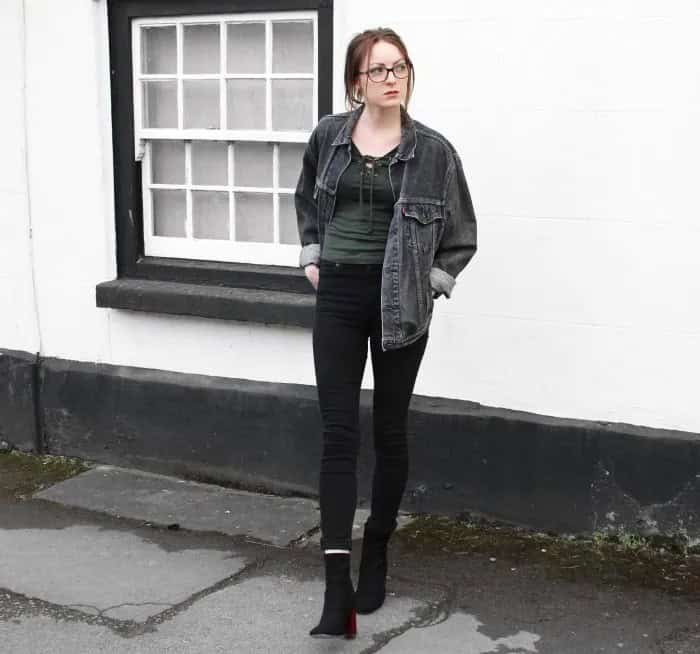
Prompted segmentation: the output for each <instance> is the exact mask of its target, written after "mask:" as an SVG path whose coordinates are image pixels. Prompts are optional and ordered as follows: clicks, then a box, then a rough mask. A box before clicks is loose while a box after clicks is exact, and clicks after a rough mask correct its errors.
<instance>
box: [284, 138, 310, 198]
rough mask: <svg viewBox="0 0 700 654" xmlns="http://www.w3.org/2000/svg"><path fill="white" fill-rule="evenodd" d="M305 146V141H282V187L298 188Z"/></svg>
mask: <svg viewBox="0 0 700 654" xmlns="http://www.w3.org/2000/svg"><path fill="white" fill-rule="evenodd" d="M305 148H306V145H305V144H304V143H280V170H279V180H280V184H279V185H280V186H281V187H282V188H296V186H297V182H298V181H299V173H301V163H302V158H303V156H304V150H305Z"/></svg>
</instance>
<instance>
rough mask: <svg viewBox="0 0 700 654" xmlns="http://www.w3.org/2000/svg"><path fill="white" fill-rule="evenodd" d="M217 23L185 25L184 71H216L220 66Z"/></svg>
mask: <svg viewBox="0 0 700 654" xmlns="http://www.w3.org/2000/svg"><path fill="white" fill-rule="evenodd" d="M219 39H220V31H219V26H218V25H185V26H184V29H183V50H182V70H183V72H184V73H218V72H219V70H220V68H221V66H220V60H221V53H220V50H219Z"/></svg>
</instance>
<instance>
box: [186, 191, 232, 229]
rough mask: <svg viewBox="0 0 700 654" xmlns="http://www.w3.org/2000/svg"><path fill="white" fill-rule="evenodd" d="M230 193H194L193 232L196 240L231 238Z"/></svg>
mask: <svg viewBox="0 0 700 654" xmlns="http://www.w3.org/2000/svg"><path fill="white" fill-rule="evenodd" d="M228 228H229V222H228V193H223V192H219V191H192V231H193V235H194V237H195V238H216V239H228V238H229V229H228Z"/></svg>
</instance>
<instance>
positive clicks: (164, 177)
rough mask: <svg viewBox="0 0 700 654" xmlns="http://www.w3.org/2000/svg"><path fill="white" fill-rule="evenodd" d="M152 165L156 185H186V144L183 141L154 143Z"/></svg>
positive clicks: (153, 179) (152, 145)
mask: <svg viewBox="0 0 700 654" xmlns="http://www.w3.org/2000/svg"><path fill="white" fill-rule="evenodd" d="M151 164H152V168H151V171H152V175H151V181H152V182H153V183H154V184H184V183H185V144H184V143H183V142H182V141H153V142H152V143H151Z"/></svg>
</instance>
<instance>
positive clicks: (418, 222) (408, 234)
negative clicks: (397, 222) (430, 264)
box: [401, 202, 445, 259]
mask: <svg viewBox="0 0 700 654" xmlns="http://www.w3.org/2000/svg"><path fill="white" fill-rule="evenodd" d="M401 213H402V215H403V218H404V220H403V230H404V235H405V239H406V243H407V245H408V247H409V248H410V249H412V250H417V251H418V252H420V253H422V254H426V255H430V257H431V259H432V256H433V255H434V254H435V251H436V250H437V246H438V244H439V243H440V238H441V236H442V232H443V230H444V228H445V210H444V207H442V206H440V205H437V204H430V203H424V202H420V203H419V202H411V203H407V204H404V205H403V207H402V210H401Z"/></svg>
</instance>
